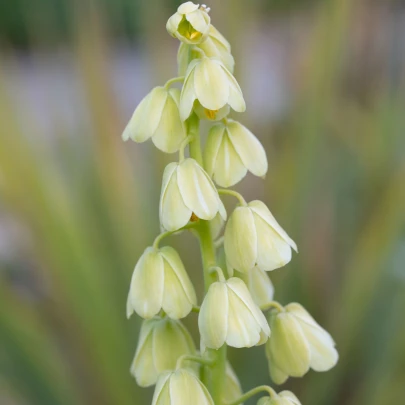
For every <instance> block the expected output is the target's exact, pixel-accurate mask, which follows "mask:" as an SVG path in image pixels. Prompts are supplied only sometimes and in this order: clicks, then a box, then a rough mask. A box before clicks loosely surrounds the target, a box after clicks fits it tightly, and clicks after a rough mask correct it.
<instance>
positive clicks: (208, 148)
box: [204, 124, 225, 177]
mask: <svg viewBox="0 0 405 405" xmlns="http://www.w3.org/2000/svg"><path fill="white" fill-rule="evenodd" d="M224 131H225V126H224V125H223V124H217V125H214V126H213V127H212V128H211V129H210V131H209V132H208V137H207V142H206V143H205V149H204V163H205V165H204V166H205V170H206V171H207V173H208V175H209V176H210V177H212V175H213V174H214V171H215V167H216V161H217V156H218V151H219V148H220V146H221V143H222V138H223V136H224Z"/></svg>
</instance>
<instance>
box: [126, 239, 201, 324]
mask: <svg viewBox="0 0 405 405" xmlns="http://www.w3.org/2000/svg"><path fill="white" fill-rule="evenodd" d="M195 305H197V298H196V294H195V291H194V287H193V285H192V283H191V281H190V278H189V277H188V274H187V272H186V270H185V268H184V265H183V263H182V261H181V259H180V256H179V255H178V253H177V252H176V251H175V250H174V249H173V248H172V247H170V246H164V247H162V248H160V249H157V248H154V247H148V248H146V250H145V251H144V253H143V254H142V256H141V257H140V259H139V261H138V263H137V264H136V266H135V270H134V273H133V275H132V279H131V286H130V290H129V294H128V301H127V316H128V318H129V317H130V316H131V315H132V313H133V312H134V311H135V312H136V313H137V314H138V315H139V316H141V317H142V318H146V319H148V318H152V317H154V316H155V315H157V314H158V313H159V312H160V310H162V309H163V311H165V313H166V314H167V315H168V316H169V317H170V318H173V319H180V318H184V317H185V316H187V315H188V314H189V313H190V311H191V310H192V308H193V306H195Z"/></svg>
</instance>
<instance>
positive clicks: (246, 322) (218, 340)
mask: <svg viewBox="0 0 405 405" xmlns="http://www.w3.org/2000/svg"><path fill="white" fill-rule="evenodd" d="M198 326H199V329H200V334H201V339H202V341H203V344H204V345H205V346H206V347H209V348H211V349H219V348H220V347H221V346H222V345H223V344H224V343H226V344H227V345H228V346H233V347H251V346H254V345H260V344H263V343H265V342H266V340H267V338H268V336H269V335H270V328H269V325H268V324H267V321H266V318H265V317H264V315H263V313H262V312H261V311H260V309H259V308H258V306H257V305H256V304H255V303H254V301H253V299H252V297H251V296H250V293H249V290H248V288H247V287H246V284H245V283H244V282H243V281H242V280H241V279H239V278H236V277H233V278H230V279H229V280H226V281H217V282H215V283H213V284H211V286H210V288H209V289H208V293H207V295H206V296H205V298H204V301H203V303H202V306H201V309H200V314H199V317H198Z"/></svg>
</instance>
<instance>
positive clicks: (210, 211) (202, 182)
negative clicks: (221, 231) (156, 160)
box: [160, 158, 226, 231]
mask: <svg viewBox="0 0 405 405" xmlns="http://www.w3.org/2000/svg"><path fill="white" fill-rule="evenodd" d="M218 212H219V214H220V215H221V216H222V218H223V219H226V211H225V208H224V205H223V204H222V201H221V199H220V198H219V195H218V192H217V189H216V188H215V186H214V183H213V182H212V180H211V179H210V177H209V176H208V175H207V173H206V172H205V171H204V169H203V168H202V167H201V166H200V165H199V164H198V163H197V162H196V161H195V160H194V159H191V158H188V159H185V160H183V161H182V162H180V163H170V164H169V165H168V166H167V167H166V169H165V171H164V174H163V183H162V192H161V194H160V223H161V224H162V226H163V228H164V229H166V230H168V231H176V230H178V229H180V228H182V227H183V226H185V225H186V224H187V223H188V222H189V220H190V218H191V216H192V214H194V215H195V216H197V217H198V218H201V219H204V220H211V219H213V218H214V217H215V215H216V214H217V213H218Z"/></svg>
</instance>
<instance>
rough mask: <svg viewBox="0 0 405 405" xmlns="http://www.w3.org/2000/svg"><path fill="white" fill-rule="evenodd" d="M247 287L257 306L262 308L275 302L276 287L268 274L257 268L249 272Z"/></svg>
mask: <svg viewBox="0 0 405 405" xmlns="http://www.w3.org/2000/svg"><path fill="white" fill-rule="evenodd" d="M247 286H248V288H249V292H250V294H251V295H252V298H253V300H254V302H255V303H256V305H258V306H259V307H262V306H264V305H266V304H268V303H269V302H270V301H272V300H273V296H274V286H273V283H272V282H271V280H270V278H269V277H268V276H267V274H266V272H265V271H263V270H262V269H260V268H259V267H258V266H255V267H254V268H253V269H252V270H250V271H249V273H248V277H247Z"/></svg>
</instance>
